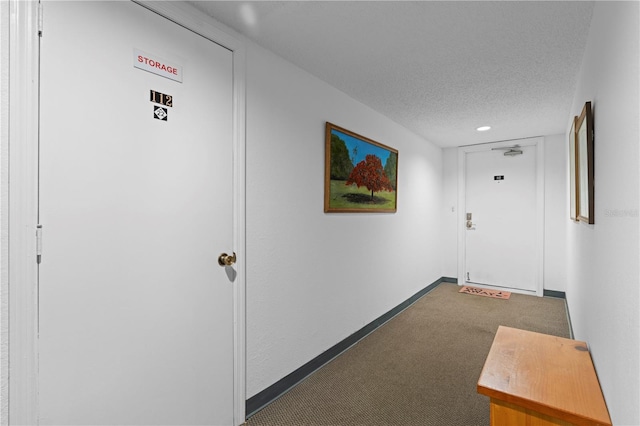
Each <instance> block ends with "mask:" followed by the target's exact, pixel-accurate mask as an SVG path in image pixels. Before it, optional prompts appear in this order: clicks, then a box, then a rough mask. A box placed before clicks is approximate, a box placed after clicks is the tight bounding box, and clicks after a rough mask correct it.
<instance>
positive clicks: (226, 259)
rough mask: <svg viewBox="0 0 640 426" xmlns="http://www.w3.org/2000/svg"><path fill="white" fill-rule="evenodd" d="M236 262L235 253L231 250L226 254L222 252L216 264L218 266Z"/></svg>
mask: <svg viewBox="0 0 640 426" xmlns="http://www.w3.org/2000/svg"><path fill="white" fill-rule="evenodd" d="M234 263H236V253H235V252H233V254H232V255H228V254H227V253H222V254H221V255H220V256H218V265H220V266H231V265H233V264H234Z"/></svg>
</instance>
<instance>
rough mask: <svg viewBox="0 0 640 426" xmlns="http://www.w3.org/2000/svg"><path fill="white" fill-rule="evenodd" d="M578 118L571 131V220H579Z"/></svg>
mask: <svg viewBox="0 0 640 426" xmlns="http://www.w3.org/2000/svg"><path fill="white" fill-rule="evenodd" d="M577 120H578V117H575V116H574V117H573V120H571V130H570V131H569V199H570V204H569V206H570V207H569V217H570V218H571V220H575V221H577V220H578V178H577V175H576V172H577V171H578V165H577V158H576V152H577V150H576V121H577Z"/></svg>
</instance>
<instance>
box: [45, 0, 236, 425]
mask: <svg viewBox="0 0 640 426" xmlns="http://www.w3.org/2000/svg"><path fill="white" fill-rule="evenodd" d="M140 56H143V57H144V58H145V59H143V61H144V62H146V65H149V66H150V68H151V69H141V68H139V67H138V66H137V65H139V64H136V61H139V57H140ZM171 74H172V75H173V76H174V77H176V78H171ZM178 74H179V77H180V78H179V79H178V78H177V77H178ZM40 115H41V142H40V205H39V209H40V223H41V224H42V226H43V257H42V263H41V264H40V270H39V274H40V279H39V413H40V423H41V424H84V425H87V424H136V425H144V424H158V425H160V424H173V425H178V424H179V425H185V424H216V425H229V424H232V423H233V405H234V401H233V395H234V391H233V388H234V376H233V374H234V373H233V372H234V352H233V286H234V277H235V274H234V273H233V269H232V268H233V266H220V265H219V264H218V257H219V255H220V254H221V253H222V252H225V253H227V254H228V255H229V256H227V257H225V258H223V260H226V261H227V263H229V264H232V261H233V255H232V253H233V250H234V247H233V242H234V228H233V217H234V211H233V175H232V173H233V164H232V163H233V149H232V138H233V136H232V133H233V130H232V123H233V70H232V52H230V51H229V50H227V49H225V48H223V47H221V46H219V45H217V44H215V43H213V42H212V41H210V40H207V39H205V38H203V37H201V36H199V35H197V34H195V33H193V32H191V31H189V30H187V29H185V28H183V27H181V26H179V25H177V24H174V23H172V22H170V21H168V20H167V19H165V18H163V17H161V16H159V15H157V14H155V13H153V12H151V11H149V10H147V9H145V8H143V7H142V6H139V5H137V4H134V3H131V2H47V3H45V4H44V31H43V37H42V40H41V109H40Z"/></svg>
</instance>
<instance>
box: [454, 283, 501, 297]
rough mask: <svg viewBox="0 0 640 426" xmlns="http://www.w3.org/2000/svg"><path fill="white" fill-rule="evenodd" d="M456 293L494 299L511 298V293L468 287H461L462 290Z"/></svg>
mask: <svg viewBox="0 0 640 426" xmlns="http://www.w3.org/2000/svg"><path fill="white" fill-rule="evenodd" d="M458 293H467V294H475V295H476V296H486V297H493V298H495V299H508V298H509V297H511V292H508V291H502V290H488V289H486V288H478V287H471V286H468V285H465V286H462V289H461V290H460V291H459V292H458Z"/></svg>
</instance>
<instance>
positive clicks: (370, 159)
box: [346, 154, 393, 201]
mask: <svg viewBox="0 0 640 426" xmlns="http://www.w3.org/2000/svg"><path fill="white" fill-rule="evenodd" d="M353 184H356V186H357V187H358V188H360V187H361V186H364V187H366V188H367V189H368V190H369V191H371V200H372V201H373V199H374V198H373V193H374V192H378V191H393V187H392V186H391V182H390V181H389V178H388V177H387V175H386V174H385V172H384V168H383V167H382V161H380V159H379V158H378V157H376V156H375V155H372V154H369V155H367V157H366V158H365V160H364V161H361V162H359V163H358V164H357V165H356V166H355V167H354V168H353V170H352V171H351V174H349V178H348V179H347V182H346V185H353Z"/></svg>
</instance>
